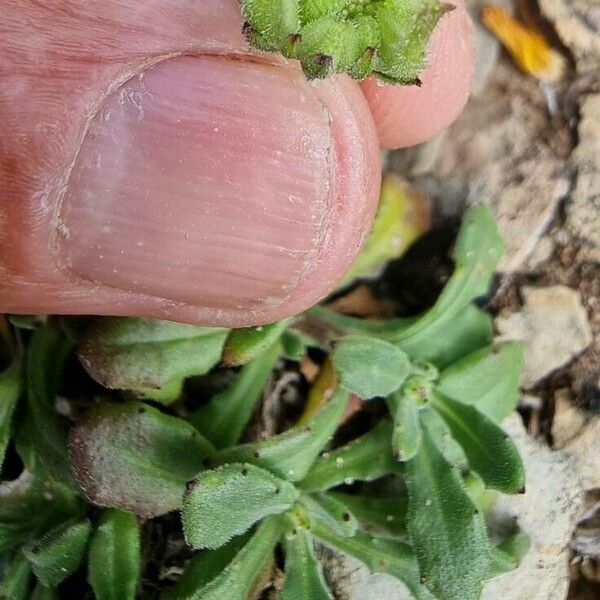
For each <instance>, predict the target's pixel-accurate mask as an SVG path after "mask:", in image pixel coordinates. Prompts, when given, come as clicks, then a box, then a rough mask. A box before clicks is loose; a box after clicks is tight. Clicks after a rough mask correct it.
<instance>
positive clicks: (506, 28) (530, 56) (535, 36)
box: [481, 5, 565, 83]
mask: <svg viewBox="0 0 600 600" xmlns="http://www.w3.org/2000/svg"><path fill="white" fill-rule="evenodd" d="M481 15H482V21H483V23H484V25H485V26H486V27H487V28H488V29H489V30H490V31H492V33H493V34H494V35H495V36H496V37H497V38H498V39H499V40H500V41H501V42H502V44H503V45H504V47H505V48H506V50H507V51H508V52H509V53H510V55H511V56H512V58H513V60H514V61H515V62H516V63H517V65H518V66H519V67H520V68H521V69H522V70H523V71H524V72H525V73H527V74H529V75H533V76H534V77H537V78H538V79H539V80H541V81H545V82H548V83H553V82H556V81H558V80H559V79H560V78H561V77H562V76H563V73H564V69H565V60H564V58H563V57H562V55H561V54H559V53H558V52H557V51H556V50H554V49H553V48H552V47H551V46H550V44H549V43H548V42H547V41H546V39H545V38H544V36H543V35H542V34H541V33H539V32H538V31H536V30H534V29H532V28H530V27H527V26H526V25H523V24H522V23H520V22H519V21H517V20H516V19H514V18H513V17H512V16H511V15H509V14H508V13H507V12H506V11H505V10H504V8H502V7H501V6H496V5H487V6H485V7H484V8H483V10H482V13H481Z"/></svg>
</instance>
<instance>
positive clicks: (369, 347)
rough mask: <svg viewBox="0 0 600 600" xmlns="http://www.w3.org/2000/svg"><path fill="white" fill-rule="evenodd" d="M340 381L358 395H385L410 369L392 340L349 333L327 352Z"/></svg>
mask: <svg viewBox="0 0 600 600" xmlns="http://www.w3.org/2000/svg"><path fill="white" fill-rule="evenodd" d="M331 360H332V362H333V366H334V367H335V370H336V371H337V373H338V375H339V378H340V383H341V385H342V386H343V387H345V388H346V389H347V390H349V391H350V392H352V393H354V394H356V395H357V396H360V397H361V398H365V399H367V398H374V397H375V396H388V395H389V394H391V393H392V392H395V391H396V390H397V389H398V388H399V387H400V386H401V385H402V383H403V382H404V380H405V379H406V377H407V375H408V374H409V372H410V361H409V360H408V356H406V354H404V352H402V351H401V350H399V349H398V348H396V347H395V346H394V345H393V344H390V343H389V342H385V341H383V340H378V339H376V338H372V337H368V336H365V335H349V336H347V337H345V338H342V340H341V341H340V342H339V343H338V344H337V345H336V346H335V349H334V350H333V353H332V355H331Z"/></svg>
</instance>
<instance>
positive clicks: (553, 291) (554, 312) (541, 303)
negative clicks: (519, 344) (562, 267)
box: [496, 285, 592, 389]
mask: <svg viewBox="0 0 600 600" xmlns="http://www.w3.org/2000/svg"><path fill="white" fill-rule="evenodd" d="M521 293H522V296H523V299H524V305H523V307H522V309H521V310H520V311H519V312H515V313H510V314H508V315H501V316H500V317H499V318H498V319H497V321H496V324H497V327H498V331H499V332H500V335H501V336H502V337H504V338H508V339H518V340H521V341H523V343H524V345H525V365H524V370H523V376H522V380H521V383H522V386H523V387H524V388H525V389H529V388H532V387H533V386H535V384H536V383H538V382H539V381H540V380H541V379H543V378H544V377H546V376H547V375H549V374H550V373H552V371H554V370H556V369H558V368H559V367H562V366H564V365H566V364H568V363H569V362H570V361H571V360H572V359H573V358H574V357H575V356H577V355H578V354H580V353H581V352H582V351H583V350H585V349H586V348H587V347H588V346H589V345H590V344H591V342H592V333H591V330H590V326H589V323H588V319H587V313H586V311H585V309H584V307H583V306H582V304H581V297H580V294H579V293H578V292H577V291H575V290H572V289H570V288H568V287H566V286H562V285H557V286H552V287H546V288H532V287H524V288H521Z"/></svg>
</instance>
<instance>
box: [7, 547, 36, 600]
mask: <svg viewBox="0 0 600 600" xmlns="http://www.w3.org/2000/svg"><path fill="white" fill-rule="evenodd" d="M30 581H31V565H30V564H29V561H28V560H27V559H26V558H25V557H24V556H23V555H22V554H16V555H15V556H14V557H13V559H12V560H11V561H10V564H9V565H8V568H7V569H6V571H5V573H4V576H3V579H2V582H1V583H0V598H3V599H5V600H29V584H30Z"/></svg>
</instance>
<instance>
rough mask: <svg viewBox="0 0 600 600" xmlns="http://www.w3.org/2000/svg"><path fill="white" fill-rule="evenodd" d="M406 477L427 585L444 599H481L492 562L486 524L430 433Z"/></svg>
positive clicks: (425, 435) (410, 514)
mask: <svg viewBox="0 0 600 600" xmlns="http://www.w3.org/2000/svg"><path fill="white" fill-rule="evenodd" d="M405 476H406V482H407V485H408V490H409V503H408V513H407V528H408V532H409V534H410V537H411V540H412V543H413V546H414V548H415V552H416V554H417V557H418V560H419V567H420V570H421V575H422V577H423V580H424V583H425V585H426V586H427V587H428V588H429V589H430V590H431V591H432V592H433V593H434V594H435V596H436V597H437V598H439V599H440V600H456V599H457V598H460V599H461V600H479V597H480V593H481V588H482V582H483V580H484V579H485V577H486V574H487V571H488V567H489V561H490V556H489V547H488V542H487V532H486V528H485V522H484V520H483V517H482V516H481V514H480V513H479V512H478V510H477V508H476V507H475V505H474V504H473V502H472V501H471V500H470V498H469V496H468V495H467V493H466V491H465V488H464V485H463V482H462V479H461V477H460V475H459V473H458V472H457V471H456V469H455V468H454V467H452V466H451V465H450V464H449V463H447V462H446V460H445V459H444V457H443V456H442V454H441V453H440V451H439V450H438V449H437V447H436V445H435V444H434V442H433V440H432V439H431V437H430V435H429V432H428V431H427V429H426V428H425V429H424V430H423V440H422V443H421V446H420V449H419V452H418V453H417V454H416V456H415V457H414V458H413V459H412V460H410V461H408V462H407V463H406V471H405Z"/></svg>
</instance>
